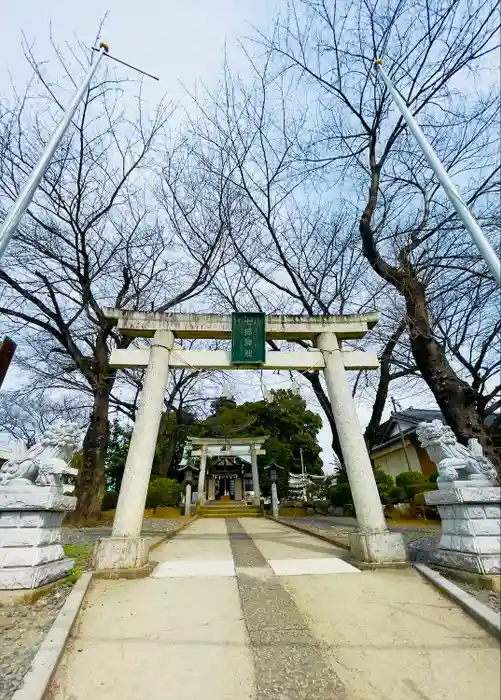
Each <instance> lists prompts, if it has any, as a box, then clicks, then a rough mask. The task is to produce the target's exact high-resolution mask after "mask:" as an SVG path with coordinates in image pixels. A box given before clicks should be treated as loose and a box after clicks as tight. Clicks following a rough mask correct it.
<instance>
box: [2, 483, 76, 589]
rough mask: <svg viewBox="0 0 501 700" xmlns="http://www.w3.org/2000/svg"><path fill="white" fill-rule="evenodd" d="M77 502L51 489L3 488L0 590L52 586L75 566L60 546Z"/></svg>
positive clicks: (71, 497)
mask: <svg viewBox="0 0 501 700" xmlns="http://www.w3.org/2000/svg"><path fill="white" fill-rule="evenodd" d="M76 503H77V499H76V498H74V497H73V496H65V495H63V494H62V493H61V492H60V490H52V489H51V488H50V487H47V488H45V487H39V486H32V487H30V486H27V487H24V488H17V487H13V486H5V487H0V589H8V590H15V589H31V588H38V587H39V586H43V585H45V584H47V583H51V582H52V581H55V580H57V579H59V578H62V577H63V576H66V574H67V573H68V571H69V570H70V569H71V568H72V567H73V565H74V561H73V560H72V559H68V558H66V557H65V556H64V551H63V548H62V545H61V523H62V521H63V518H64V516H65V513H66V512H68V511H71V510H74V509H75V506H76Z"/></svg>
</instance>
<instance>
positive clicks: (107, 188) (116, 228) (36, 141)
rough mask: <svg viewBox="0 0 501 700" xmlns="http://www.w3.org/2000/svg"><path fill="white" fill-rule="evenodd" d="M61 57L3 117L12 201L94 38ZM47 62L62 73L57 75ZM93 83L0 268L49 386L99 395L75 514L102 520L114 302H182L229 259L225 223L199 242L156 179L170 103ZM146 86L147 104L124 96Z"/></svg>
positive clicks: (0, 184) (5, 298) (1, 298)
mask: <svg viewBox="0 0 501 700" xmlns="http://www.w3.org/2000/svg"><path fill="white" fill-rule="evenodd" d="M54 51H55V57H56V62H57V64H58V66H59V68H58V71H60V75H57V74H56V69H55V68H54V67H53V66H51V67H48V66H47V64H44V63H39V62H37V61H36V60H35V58H34V56H33V54H32V53H31V52H30V50H29V49H28V48H27V50H26V55H27V58H28V60H29V62H30V65H31V67H32V68H33V71H34V80H33V81H32V83H31V85H30V88H29V90H28V92H27V93H26V94H25V95H24V96H22V97H20V98H15V99H14V101H13V103H12V104H11V105H9V109H8V111H7V112H6V116H4V123H3V127H4V128H3V129H2V131H1V133H2V138H3V140H2V150H3V154H4V163H3V168H2V171H1V179H0V207H1V208H2V209H3V210H4V211H5V209H6V208H7V207H8V206H9V204H10V202H11V201H12V200H13V199H14V197H15V196H16V194H17V192H18V191H19V188H20V186H21V184H22V182H23V181H24V180H25V178H26V175H27V173H29V171H30V170H31V168H32V167H33V165H34V163H35V162H36V159H37V157H38V155H39V153H40V151H41V149H42V147H43V145H44V143H45V142H46V140H47V137H48V135H49V133H50V132H51V131H52V130H53V128H54V124H55V122H56V121H57V119H58V118H59V117H60V111H61V108H62V104H63V103H64V102H65V101H66V99H67V89H69V90H73V89H74V88H75V84H76V82H77V80H78V78H76V77H75V76H77V75H80V74H81V72H82V70H87V69H88V61H89V60H90V59H91V56H89V52H88V51H87V50H85V49H83V48H82V47H73V48H71V49H70V50H69V51H68V53H67V54H66V55H64V54H63V53H61V52H60V51H59V50H58V49H57V47H55V46H54ZM49 71H50V72H51V73H52V77H50V78H49V77H48V76H49ZM100 76H101V77H100V79H99V82H98V83H97V84H94V85H93V86H92V87H91V88H90V89H89V91H88V92H87V94H86V96H85V98H84V100H83V104H82V106H81V108H80V110H79V113H78V117H77V118H76V119H75V122H74V124H73V125H72V129H70V130H69V132H68V133H67V135H66V136H65V138H64V140H63V143H62V145H61V147H60V148H59V150H58V152H57V154H56V156H55V158H54V159H53V161H52V163H51V165H50V167H49V169H48V170H47V173H46V175H45V177H44V179H43V181H42V184H41V186H40V188H39V190H38V192H37V194H36V197H35V199H34V201H33V204H32V205H31V206H30V209H29V211H28V213H27V214H26V216H25V217H24V219H23V221H22V223H21V225H20V226H19V229H18V231H17V235H16V237H15V238H14V240H13V241H12V244H11V246H10V248H9V250H8V254H7V255H6V256H5V258H4V260H3V262H2V268H1V269H0V285H1V286H0V313H1V314H3V316H4V324H5V325H6V326H7V327H8V328H9V329H10V330H11V332H12V333H14V334H15V335H16V338H17V339H18V341H20V344H22V345H23V346H24V347H25V348H27V349H29V352H28V350H27V353H26V354H27V361H28V362H30V363H31V370H32V372H33V373H35V375H36V377H37V378H39V379H43V382H44V386H45V387H50V388H52V389H53V390H56V389H57V387H63V388H64V389H66V390H69V391H72V392H80V391H84V393H85V395H86V396H88V397H90V401H89V403H90V419H89V427H88V429H87V432H86V434H85V438H84V458H83V468H82V470H81V472H80V474H79V478H78V484H77V495H78V510H77V513H76V517H77V518H93V517H94V516H95V515H96V514H97V513H98V512H99V509H100V503H101V499H102V496H103V493H104V489H105V480H104V457H105V454H106V448H107V444H108V437H109V423H108V416H109V410H110V401H111V397H112V392H113V389H114V386H115V382H116V378H117V371H116V369H115V368H112V367H110V362H109V359H110V352H111V350H112V349H113V348H123V347H126V346H127V345H128V344H129V343H130V342H131V340H130V339H129V338H124V337H123V336H120V335H119V334H118V333H117V332H116V330H115V329H114V328H113V327H112V326H111V325H110V323H109V322H108V320H107V318H106V316H105V315H104V308H105V307H107V306H114V307H117V308H127V309H138V308H140V309H144V308H151V309H155V310H167V309H173V308H176V306H178V305H179V304H181V303H183V302H185V301H186V300H189V299H192V298H193V297H194V296H196V294H197V293H199V292H200V291H202V290H203V289H204V288H205V286H206V285H207V283H208V281H209V280H210V278H211V276H212V275H213V274H214V272H215V270H217V269H218V267H219V266H220V265H221V264H222V250H223V247H224V246H223V236H222V232H221V231H220V230H217V231H212V230H207V229H206V230H205V234H206V238H205V239H204V241H201V234H200V233H199V235H198V236H197V238H196V242H194V241H193V240H192V238H190V233H186V235H185V236H184V237H180V236H179V235H178V232H177V231H176V229H175V228H173V227H172V226H171V223H170V221H171V216H172V214H171V211H169V210H168V211H165V212H164V211H163V209H162V204H161V203H159V202H158V201H157V200H156V197H155V194H154V191H153V187H152V186H150V183H152V182H154V181H155V179H157V180H158V181H159V180H160V169H161V164H160V162H159V154H160V155H161V156H162V157H163V153H164V150H165V148H166V147H167V144H166V140H165V128H164V127H165V125H166V123H167V120H168V118H169V116H170V113H171V111H172V110H171V108H169V107H167V106H165V105H163V104H161V105H160V106H159V107H158V108H157V109H156V110H154V111H153V113H152V114H151V116H149V117H148V116H147V113H146V109H145V107H144V106H143V104H142V101H141V90H140V85H138V84H135V83H128V82H126V81H124V80H123V79H121V78H120V77H118V76H117V75H116V74H115V73H114V72H113V70H112V69H110V68H109V66H108V67H107V69H106V70H104V71H101V72H100ZM134 87H135V90H136V94H137V95H138V97H137V101H136V104H135V106H133V107H131V106H130V103H129V106H124V103H123V94H124V92H125V90H126V89H127V90H128V91H129V90H130V91H132V90H133V88H134Z"/></svg>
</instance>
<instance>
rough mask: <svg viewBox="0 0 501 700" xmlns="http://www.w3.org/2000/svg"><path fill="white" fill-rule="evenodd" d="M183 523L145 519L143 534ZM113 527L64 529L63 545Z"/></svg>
mask: <svg viewBox="0 0 501 700" xmlns="http://www.w3.org/2000/svg"><path fill="white" fill-rule="evenodd" d="M182 522H184V518H145V519H144V520H143V528H142V530H141V534H142V535H159V534H161V533H162V532H172V530H174V529H176V528H177V527H178V526H179V525H180V523H182ZM111 527H112V526H111V524H110V525H103V526H101V527H76V528H74V527H71V528H70V527H63V543H64V544H77V543H80V542H95V541H96V540H98V539H99V538H100V537H109V536H110V535H111ZM0 700H1V699H0Z"/></svg>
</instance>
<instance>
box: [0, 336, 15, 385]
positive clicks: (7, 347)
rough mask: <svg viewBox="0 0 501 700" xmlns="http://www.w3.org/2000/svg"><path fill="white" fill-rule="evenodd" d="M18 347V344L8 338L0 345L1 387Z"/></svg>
mask: <svg viewBox="0 0 501 700" xmlns="http://www.w3.org/2000/svg"><path fill="white" fill-rule="evenodd" d="M16 347H17V346H16V343H15V342H14V341H13V340H12V339H11V338H9V337H8V336H5V338H4V339H3V342H2V344H1V345H0V387H1V386H2V384H3V380H4V379H5V376H6V374H7V370H8V369H9V365H10V363H11V361H12V358H13V357H14V353H15V352H16Z"/></svg>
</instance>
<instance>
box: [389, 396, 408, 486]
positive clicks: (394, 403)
mask: <svg viewBox="0 0 501 700" xmlns="http://www.w3.org/2000/svg"><path fill="white" fill-rule="evenodd" d="M390 398H391V403H392V404H393V417H394V418H395V421H396V423H397V427H398V432H399V434H400V440H401V441H402V447H403V448H404V453H405V461H406V462H407V468H408V469H409V471H410V472H411V471H412V469H411V461H410V459H409V454H408V452H407V445H406V444H405V438H404V434H403V432H402V426H401V425H400V421H399V420H398V415H397V402H396V401H395V399H394V398H393V396H391V397H390Z"/></svg>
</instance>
